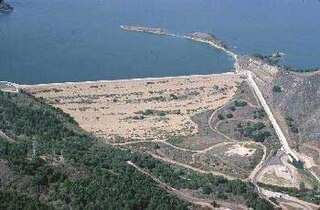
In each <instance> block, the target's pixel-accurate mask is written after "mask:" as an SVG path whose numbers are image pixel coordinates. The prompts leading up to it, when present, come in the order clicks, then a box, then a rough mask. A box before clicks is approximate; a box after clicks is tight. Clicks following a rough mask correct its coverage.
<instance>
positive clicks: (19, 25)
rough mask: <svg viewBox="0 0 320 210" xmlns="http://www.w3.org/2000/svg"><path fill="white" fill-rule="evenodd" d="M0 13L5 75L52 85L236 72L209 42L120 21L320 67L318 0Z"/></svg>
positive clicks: (60, 0) (111, 3)
mask: <svg viewBox="0 0 320 210" xmlns="http://www.w3.org/2000/svg"><path fill="white" fill-rule="evenodd" d="M7 1H8V3H10V4H11V5H12V6H14V7H15V11H14V12H13V13H11V14H9V15H7V14H0V80H10V81H13V82H18V83H29V84H32V83H47V82H63V81H84V80H101V79H125V78H136V77H157V76H173V75H189V74H212V73H221V72H226V71H230V70H231V69H232V67H233V60H232V59H231V58H229V57H228V56H227V55H225V54H224V53H222V52H220V51H218V50H215V49H213V48H212V47H210V46H207V45H205V44H200V43H195V42H192V41H188V40H183V39H178V38H174V37H166V36H155V35H151V34H142V33H133V32H126V31H122V30H121V29H120V27H119V26H120V25H121V24H124V25H143V26H155V27H164V28H167V29H168V30H170V31H171V32H175V33H179V34H183V33H188V32H195V31H201V32H209V33H214V34H215V35H217V36H218V37H220V38H222V39H223V40H225V41H226V42H227V43H229V44H230V45H232V46H234V49H233V50H234V51H236V52H240V53H247V54H252V53H263V54H270V53H273V52H284V53H285V54H286V56H285V60H284V61H283V64H284V65H288V66H292V67H295V68H311V67H318V66H320V3H319V1H316V0H314V1H313V0H309V1H308V0H305V1H299V0H282V1H278V0H255V1H252V0H241V1H238V0H223V1H222V0H89V1H88V0H77V1H74V0H41V1H38V0H7Z"/></svg>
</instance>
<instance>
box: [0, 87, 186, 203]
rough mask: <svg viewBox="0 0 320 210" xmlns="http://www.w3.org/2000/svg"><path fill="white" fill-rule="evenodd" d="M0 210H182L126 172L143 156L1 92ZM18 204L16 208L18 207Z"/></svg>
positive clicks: (132, 171) (173, 200)
mask: <svg viewBox="0 0 320 210" xmlns="http://www.w3.org/2000/svg"><path fill="white" fill-rule="evenodd" d="M0 129H1V130H2V131H4V132H5V133H7V134H8V135H10V136H11V137H12V138H14V139H15V140H16V143H9V142H6V141H1V142H0V154H1V161H6V162H7V166H8V167H9V169H6V168H5V167H4V168H1V172H2V173H4V170H7V172H8V173H12V175H11V176H10V177H7V178H6V179H3V177H1V195H0V198H1V207H0V208H1V209H9V208H16V209H21V208H22V207H23V208H26V209H36V208H39V209H41V208H47V207H54V208H65V207H68V206H69V207H72V208H75V209H79V208H80V209H186V207H187V204H186V203H184V202H182V201H180V200H178V199H177V198H175V197H172V196H170V195H168V194H167V193H165V192H164V191H163V190H162V189H160V188H159V187H158V186H156V184H155V183H154V182H153V181H152V180H151V179H149V178H147V177H145V176H144V175H142V174H141V173H140V172H138V171H137V170H135V169H134V168H132V167H131V166H128V165H127V164H126V161H127V160H139V159H140V158H142V156H141V155H138V154H132V153H130V152H128V151H123V150H120V149H116V148H113V147H111V146H108V145H105V144H103V143H100V142H99V140H97V139H95V138H94V137H91V136H89V135H87V134H86V133H85V132H83V131H82V130H81V129H80V128H78V126H77V125H76V123H75V122H74V121H73V120H72V118H70V117H69V116H68V115H65V114H64V113H62V112H61V111H60V110H57V109H54V108H52V107H50V106H48V105H45V104H43V103H41V102H39V101H35V100H34V99H32V98H31V97H30V96H27V95H24V94H19V95H16V94H15V95H12V94H6V93H2V92H0ZM16 201H19V202H16Z"/></svg>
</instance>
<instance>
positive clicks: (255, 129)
mask: <svg viewBox="0 0 320 210" xmlns="http://www.w3.org/2000/svg"><path fill="white" fill-rule="evenodd" d="M235 130H237V131H239V132H240V133H241V134H243V135H245V136H246V137H249V138H252V139H254V140H255V141H258V142H263V141H264V140H265V139H266V138H268V137H269V136H271V133H270V131H269V130H268V129H267V128H266V126H265V124H263V123H262V122H257V123H254V122H246V123H239V124H238V125H237V128H236V129H235Z"/></svg>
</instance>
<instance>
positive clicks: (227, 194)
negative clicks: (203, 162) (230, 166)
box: [136, 157, 273, 210]
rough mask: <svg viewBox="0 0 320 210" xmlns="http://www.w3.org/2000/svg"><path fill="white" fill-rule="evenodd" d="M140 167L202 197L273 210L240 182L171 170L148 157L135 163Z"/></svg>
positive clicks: (249, 186) (249, 185) (186, 171)
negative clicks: (235, 200)
mask: <svg viewBox="0 0 320 210" xmlns="http://www.w3.org/2000/svg"><path fill="white" fill-rule="evenodd" d="M136 163H137V164H138V165H139V166H140V167H142V168H146V169H148V171H149V172H150V173H151V174H153V175H155V176H157V177H159V178H160V179H161V180H162V181H164V182H166V183H169V184H170V185H172V186H173V187H175V188H178V189H193V190H196V191H197V192H199V193H200V194H202V195H203V196H204V197H207V196H209V197H212V198H214V199H220V200H226V201H228V200H234V199H238V200H240V201H241V202H242V203H245V204H246V205H247V206H249V207H252V208H254V209H270V210H271V209H273V206H272V205H271V204H270V203H269V202H267V201H266V200H264V199H261V198H260V197H259V196H258V194H257V193H256V192H255V191H254V186H253V185H252V184H249V183H245V182H242V181H240V180H233V181H230V180H227V179H225V178H223V177H220V176H212V175H209V174H198V173H195V172H192V171H188V170H185V169H182V168H174V169H173V168H172V166H170V165H165V164H161V163H160V162H159V161H155V160H154V159H152V158H150V157H145V158H144V159H140V161H136Z"/></svg>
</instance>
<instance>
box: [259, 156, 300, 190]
mask: <svg viewBox="0 0 320 210" xmlns="http://www.w3.org/2000/svg"><path fill="white" fill-rule="evenodd" d="M287 161H288V158H287V156H286V155H285V156H283V157H282V158H281V162H282V164H277V165H270V166H267V167H265V168H264V169H263V170H262V171H261V172H260V174H259V176H258V177H257V180H258V181H259V182H261V183H266V184H272V185H278V186H282V187H295V188H299V186H300V182H301V176H300V174H299V173H298V171H297V169H296V168H295V167H294V166H292V165H291V164H289V163H287Z"/></svg>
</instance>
